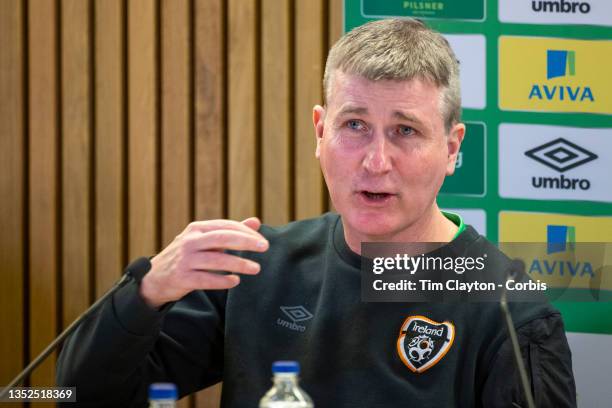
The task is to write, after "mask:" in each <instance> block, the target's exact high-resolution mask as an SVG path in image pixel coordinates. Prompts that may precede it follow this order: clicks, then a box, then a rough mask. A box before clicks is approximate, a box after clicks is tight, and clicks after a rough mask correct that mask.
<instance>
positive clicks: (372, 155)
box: [363, 135, 393, 174]
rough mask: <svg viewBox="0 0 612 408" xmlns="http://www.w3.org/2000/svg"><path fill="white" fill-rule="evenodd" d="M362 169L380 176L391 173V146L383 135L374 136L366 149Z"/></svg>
mask: <svg viewBox="0 0 612 408" xmlns="http://www.w3.org/2000/svg"><path fill="white" fill-rule="evenodd" d="M367 149H368V150H367V152H366V155H365V158H364V161H363V167H364V168H365V169H366V170H367V171H368V172H370V173H373V174H380V173H387V172H389V171H391V168H392V165H393V163H392V159H391V146H390V145H389V141H388V140H386V138H385V137H384V136H383V135H376V136H374V138H373V140H372V142H371V143H370V144H369V146H368V148H367Z"/></svg>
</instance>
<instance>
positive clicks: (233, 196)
mask: <svg viewBox="0 0 612 408" xmlns="http://www.w3.org/2000/svg"><path fill="white" fill-rule="evenodd" d="M256 6H257V2H255V1H242V0H229V16H228V18H229V38H228V45H227V47H228V50H227V51H228V61H229V62H228V65H229V66H228V75H229V78H228V81H229V89H228V138H229V162H228V179H229V186H228V189H229V191H228V193H229V197H228V199H229V200H228V201H229V202H228V215H229V217H230V218H232V219H238V220H241V219H244V218H247V217H251V216H253V215H256V211H257V188H258V183H257V167H256V166H257V118H256V114H257V109H256V106H257V105H258V101H257V76H256V75H257V67H256V63H257V58H256V51H257V44H256V40H257V32H256V26H257V24H256V17H257V9H256Z"/></svg>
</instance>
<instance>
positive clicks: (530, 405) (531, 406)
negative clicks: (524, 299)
mask: <svg viewBox="0 0 612 408" xmlns="http://www.w3.org/2000/svg"><path fill="white" fill-rule="evenodd" d="M517 264H519V265H523V263H522V262H520V261H518V262H516V261H515V262H513V266H512V267H510V270H509V271H508V276H507V277H506V283H507V282H508V281H509V280H511V279H514V278H515V277H516V275H515V271H514V265H517ZM523 266H524V265H523ZM518 267H519V268H520V266H518ZM506 286H507V285H504V289H503V290H502V294H501V299H500V301H499V304H500V307H501V310H502V314H503V315H504V317H505V318H506V319H505V320H506V327H507V329H508V333H509V335H510V342H511V343H512V351H513V352H514V361H515V362H516V368H517V369H518V371H519V375H520V377H521V386H522V388H523V392H524V393H525V399H526V400H527V408H536V406H535V402H534V399H533V395H532V394H531V388H530V387H529V379H528V377H527V370H526V369H525V364H524V363H523V356H522V355H521V348H520V346H519V342H518V337H517V336H516V330H514V321H513V320H512V315H511V314H510V310H509V309H508V297H507V291H506ZM512 405H514V406H518V405H516V404H515V403H513V404H512ZM519 408H520V407H519Z"/></svg>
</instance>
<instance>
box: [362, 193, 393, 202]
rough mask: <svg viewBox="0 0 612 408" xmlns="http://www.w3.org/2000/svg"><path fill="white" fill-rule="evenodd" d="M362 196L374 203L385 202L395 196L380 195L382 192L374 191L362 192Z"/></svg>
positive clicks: (388, 194)
mask: <svg viewBox="0 0 612 408" xmlns="http://www.w3.org/2000/svg"><path fill="white" fill-rule="evenodd" d="M361 195H362V196H363V197H364V198H365V199H367V200H368V201H374V202H376V201H384V200H386V199H388V198H389V197H391V196H393V194H390V193H380V192H373V191H362V192H361Z"/></svg>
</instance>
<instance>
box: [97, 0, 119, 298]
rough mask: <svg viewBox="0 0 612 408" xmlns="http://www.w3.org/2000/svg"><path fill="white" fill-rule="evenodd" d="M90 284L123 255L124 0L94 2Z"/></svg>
mask: <svg viewBox="0 0 612 408" xmlns="http://www.w3.org/2000/svg"><path fill="white" fill-rule="evenodd" d="M94 7H95V9H94V26H95V34H94V36H95V39H94V50H95V54H94V71H93V73H94V77H95V78H94V81H95V83H94V89H95V91H94V97H95V99H94V107H95V110H94V115H95V129H94V134H95V149H94V155H95V159H94V162H95V171H94V173H95V181H94V184H95V200H94V203H95V204H94V207H95V216H94V219H95V239H94V241H95V289H96V297H99V296H101V295H102V294H103V293H104V292H106V290H108V289H109V288H110V287H111V286H112V285H113V283H114V282H115V281H116V280H117V279H118V278H119V275H120V272H121V271H122V270H123V267H124V265H125V263H126V261H127V259H125V256H124V254H125V252H124V246H125V242H126V240H127V237H125V232H126V231H127V229H126V228H125V214H124V202H125V199H126V197H125V187H126V180H125V178H124V175H125V163H124V159H125V154H126V152H125V149H124V145H125V107H126V102H125V95H126V92H125V81H124V74H125V58H124V51H125V49H126V47H127V45H126V44H125V43H124V40H125V17H126V16H125V3H124V1H123V0H105V1H95V2H94Z"/></svg>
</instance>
